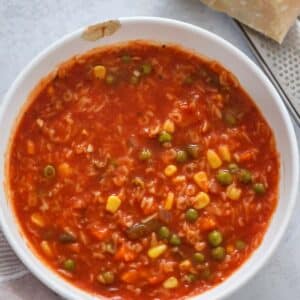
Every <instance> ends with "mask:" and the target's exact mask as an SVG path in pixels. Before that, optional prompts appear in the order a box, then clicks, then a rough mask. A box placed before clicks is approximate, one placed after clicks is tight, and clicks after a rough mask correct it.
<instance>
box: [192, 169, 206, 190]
mask: <svg viewBox="0 0 300 300" xmlns="http://www.w3.org/2000/svg"><path fill="white" fill-rule="evenodd" d="M193 178H194V181H195V182H196V183H197V184H198V186H199V187H200V188H201V189H202V190H204V191H207V189H208V179H207V175H206V173H205V172H202V171H200V172H198V173H196V174H195V175H194V176H193Z"/></svg>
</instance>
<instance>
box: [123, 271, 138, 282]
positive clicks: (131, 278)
mask: <svg viewBox="0 0 300 300" xmlns="http://www.w3.org/2000/svg"><path fill="white" fill-rule="evenodd" d="M139 279H140V273H139V272H138V271H137V270H135V269H132V270H129V271H127V272H125V273H123V274H122V276H121V280H122V281H124V282H126V283H131V284H132V283H135V282H137V281H139Z"/></svg>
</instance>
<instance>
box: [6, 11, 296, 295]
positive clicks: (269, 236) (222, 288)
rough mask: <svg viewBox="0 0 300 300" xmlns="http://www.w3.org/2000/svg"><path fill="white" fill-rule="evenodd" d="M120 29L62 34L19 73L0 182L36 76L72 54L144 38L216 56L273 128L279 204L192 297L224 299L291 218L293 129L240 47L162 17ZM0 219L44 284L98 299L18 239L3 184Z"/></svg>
mask: <svg viewBox="0 0 300 300" xmlns="http://www.w3.org/2000/svg"><path fill="white" fill-rule="evenodd" d="M120 22H121V27H120V28H119V29H118V30H117V31H116V32H115V33H114V34H113V35H111V36H107V37H105V38H102V39H99V40H97V41H94V42H89V41H86V40H84V39H82V38H81V34H82V32H83V30H84V29H80V30H78V31H76V32H74V33H72V34H70V35H68V36H65V37H63V38H62V39H60V40H59V41H58V42H56V43H55V44H53V45H51V46H50V47H49V48H47V49H46V50H45V51H43V52H42V53H41V54H40V55H38V56H37V57H36V58H35V59H34V60H33V61H32V62H31V63H30V64H29V65H28V66H27V67H26V68H25V69H24V70H23V72H21V74H20V75H19V76H18V78H17V79H16V80H15V82H14V83H13V85H12V86H11V88H10V89H9V91H8V93H7V95H6V97H5V99H4V101H3V104H2V106H1V109H0V128H2V130H1V143H0V181H1V182H3V183H4V182H5V177H6V176H5V156H6V151H7V147H8V143H9V140H10V137H11V131H12V128H13V126H14V123H15V120H16V118H17V116H18V115H19V113H20V110H21V107H22V106H23V104H24V102H25V101H26V98H27V96H28V94H29V93H30V91H31V90H32V89H33V88H34V87H35V85H36V84H37V83H38V82H39V80H40V79H41V78H42V77H44V76H46V75H47V74H48V73H49V72H50V71H52V70H53V69H54V68H55V67H56V66H57V65H58V64H60V63H61V62H63V61H64V60H67V59H68V58H70V57H71V56H73V55H75V54H79V53H83V52H85V51H87V50H89V49H91V48H95V47H98V46H102V45H107V44H111V43H116V42H121V41H127V40H134V39H147V40H156V41H162V42H171V43H176V44H179V45H182V46H183V47H185V48H188V49H192V50H194V51H196V52H198V53H200V54H203V55H204V56H207V57H209V58H212V59H215V60H217V61H219V62H220V63H221V64H223V65H224V66H225V67H226V68H227V69H228V70H230V71H231V72H233V73H234V74H235V75H236V76H237V77H238V79H239V80H240V82H241V84H242V86H243V87H244V88H245V89H246V91H247V92H248V93H249V94H250V96H251V97H252V98H253V99H254V101H255V102H256V104H257V106H258V107H259V109H260V110H261V112H262V113H263V115H264V117H265V118H266V120H267V121H268V123H269V125H270V126H271V128H272V129H273V132H274V134H275V139H276V143H277V150H278V152H279V155H280V164H281V169H280V187H279V188H280V192H279V202H278V206H277V209H276V212H275V213H274V215H273V217H272V220H271V223H270V225H269V227H268V230H267V232H266V235H265V237H264V239H263V242H262V243H261V245H260V246H259V248H258V249H257V250H256V251H255V252H254V253H253V255H252V256H251V257H250V258H249V259H248V260H247V261H246V262H245V263H244V264H243V265H242V266H241V267H240V268H239V269H238V270H237V271H236V272H234V274H233V275H232V276H230V277H229V278H228V279H227V280H225V281H224V282H223V283H221V284H219V285H217V286H216V287H214V288H213V289H211V290H209V291H207V292H205V293H203V294H200V295H198V296H195V297H194V298H193V299H197V300H212V299H223V298H225V297H226V296H228V295H229V294H230V293H232V292H233V291H234V290H236V289H237V288H239V287H241V285H242V284H244V283H245V282H246V281H247V280H248V279H249V278H251V277H253V276H254V274H255V273H256V272H257V271H258V269H259V268H261V267H262V265H263V264H264V263H265V262H266V260H267V259H268V258H269V257H270V256H271V254H272V253H273V252H274V250H275V248H276V246H277V245H278V243H279V241H280V239H281V237H282V236H283V234H284V232H285V229H286V227H287V223H288V221H289V219H290V215H291V212H292V210H293V207H294V204H295V199H296V188H297V186H298V177H299V170H298V168H299V158H298V151H297V142H296V136H295V133H294V129H293V126H292V123H291V120H290V117H289V114H288V112H287V110H286V108H285V107H284V105H283V102H282V100H281V99H280V97H279V95H278V94H277V92H276V90H275V89H274V87H273V86H272V84H271V83H270V81H269V80H268V79H267V78H266V76H265V75H264V74H263V73H262V71H261V70H260V69H259V68H258V67H257V66H256V65H255V64H254V63H253V62H252V61H251V60H250V59H249V58H248V57H247V56H246V55H245V54H243V53H242V52H241V51H239V50H238V49H237V48H235V47H234V46H232V45H231V44H229V43H228V42H226V41H225V40H223V39H221V38H219V37H217V36H216V35H214V34H212V33H210V32H208V31H206V30H203V29H201V28H199V27H196V26H193V25H189V24H186V23H182V22H178V21H174V20H167V19H160V18H151V17H150V18H148V17H146V18H144V17H137V18H124V19H120ZM0 207H1V210H0V222H1V226H2V229H3V231H4V234H5V236H6V238H7V240H8V241H9V243H10V245H11V247H12V248H13V249H14V251H15V252H16V254H17V255H18V256H19V258H20V259H21V260H22V261H23V263H24V264H25V265H26V266H27V267H28V269H29V270H30V271H31V272H32V273H33V274H35V275H36V276H37V277H38V278H39V279H40V280H41V281H42V282H43V283H45V284H46V285H47V286H48V287H50V288H51V289H52V290H54V291H55V292H57V293H58V294H60V295H61V296H63V297H65V298H67V299H75V300H88V299H95V298H96V297H95V296H93V295H91V294H88V293H86V292H84V291H82V290H79V289H78V288H76V287H75V286H73V285H71V284H69V283H68V282H67V281H65V280H63V279H62V278H61V277H60V276H58V275H57V274H55V273H54V272H53V271H51V270H50V269H49V268H48V267H47V266H46V265H45V264H43V263H42V262H41V261H40V260H39V259H38V258H37V257H36V256H35V255H34V254H33V252H32V251H31V250H30V248H29V247H28V245H27V243H26V240H25V239H24V238H22V235H21V233H20V231H19V228H18V224H17V221H16V219H15V216H14V213H13V210H12V208H11V205H10V202H9V200H8V197H7V195H6V194H5V191H4V188H1V189H0Z"/></svg>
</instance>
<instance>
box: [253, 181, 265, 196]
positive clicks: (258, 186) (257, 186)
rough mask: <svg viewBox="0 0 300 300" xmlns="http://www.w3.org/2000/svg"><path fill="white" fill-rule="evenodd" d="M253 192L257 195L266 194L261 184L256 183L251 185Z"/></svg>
mask: <svg viewBox="0 0 300 300" xmlns="http://www.w3.org/2000/svg"><path fill="white" fill-rule="evenodd" d="M253 190H254V192H255V193H256V194H258V195H263V194H264V193H265V192H266V187H265V185H264V184H263V183H260V182H257V183H255V184H254V185H253Z"/></svg>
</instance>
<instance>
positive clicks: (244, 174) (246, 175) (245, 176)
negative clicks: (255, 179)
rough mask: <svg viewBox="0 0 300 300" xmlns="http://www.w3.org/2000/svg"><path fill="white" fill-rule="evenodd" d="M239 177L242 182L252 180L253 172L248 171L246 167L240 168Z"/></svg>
mask: <svg viewBox="0 0 300 300" xmlns="http://www.w3.org/2000/svg"><path fill="white" fill-rule="evenodd" d="M238 178H239V181H240V182H242V183H250V182H252V174H251V172H250V171H248V170H246V169H242V170H240V172H239V176H238Z"/></svg>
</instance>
